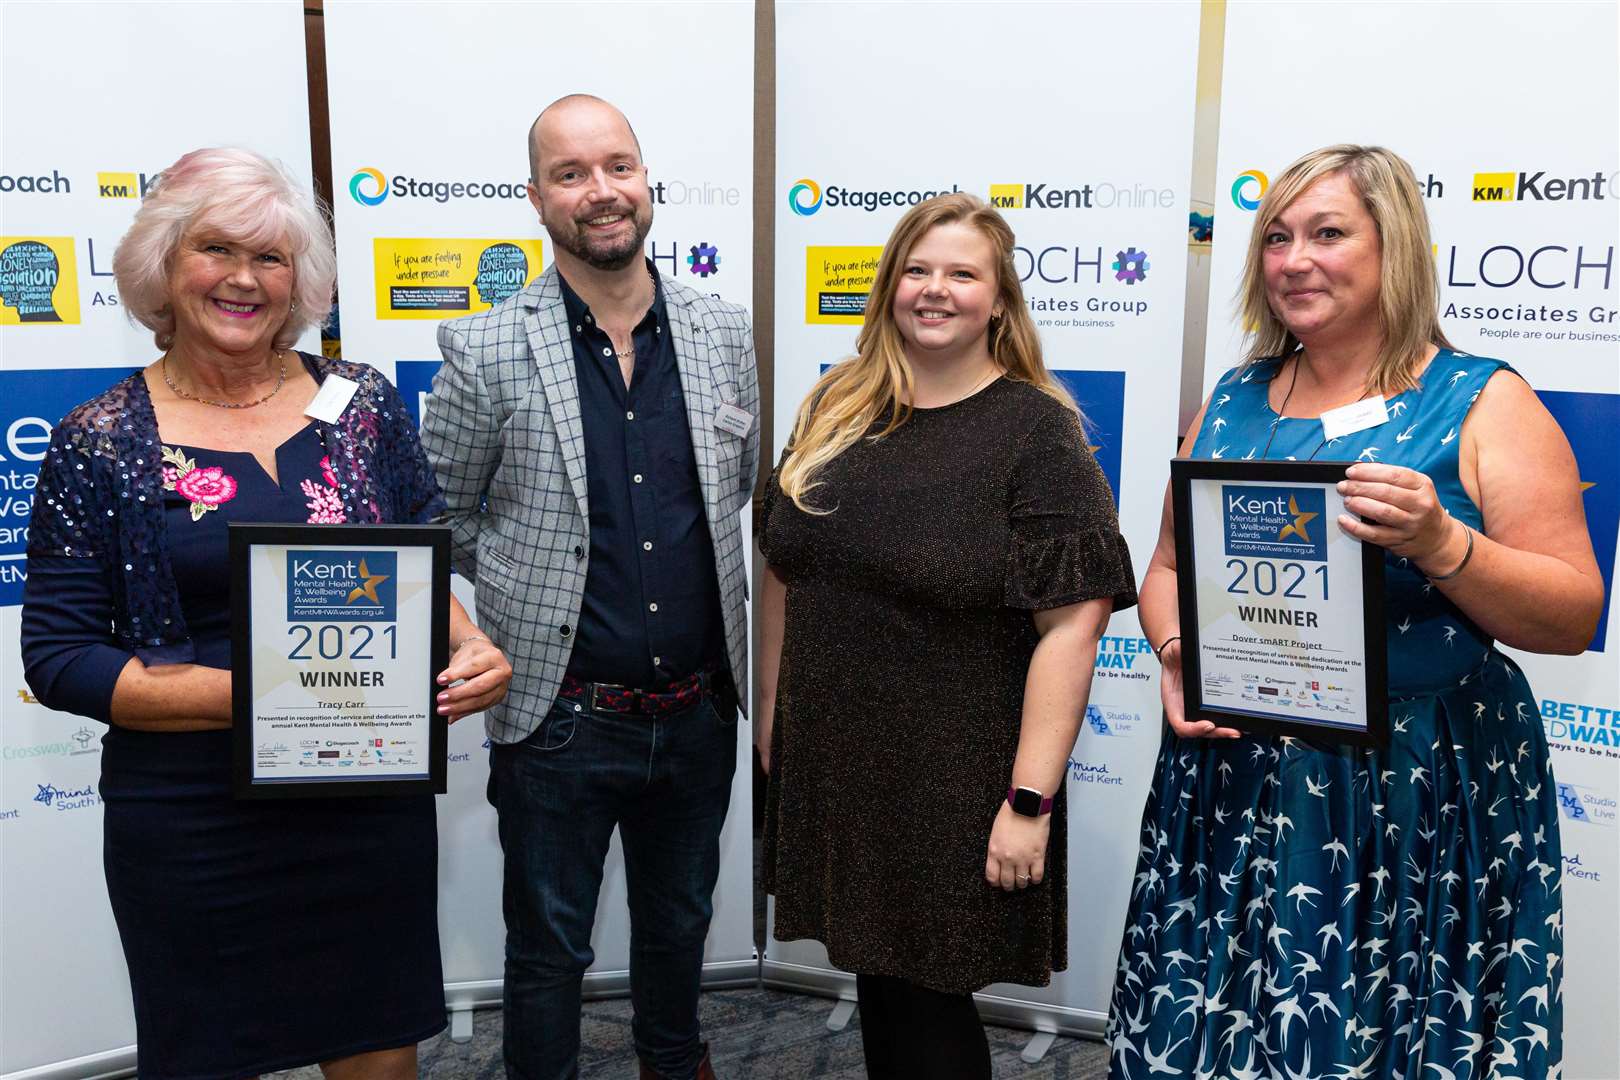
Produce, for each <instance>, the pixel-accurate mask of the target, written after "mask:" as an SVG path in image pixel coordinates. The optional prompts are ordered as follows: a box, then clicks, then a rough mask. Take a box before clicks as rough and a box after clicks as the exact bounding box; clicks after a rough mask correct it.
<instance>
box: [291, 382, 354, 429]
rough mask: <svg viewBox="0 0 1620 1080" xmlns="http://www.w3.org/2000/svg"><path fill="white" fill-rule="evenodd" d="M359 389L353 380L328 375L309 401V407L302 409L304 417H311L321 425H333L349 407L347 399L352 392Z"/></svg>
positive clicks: (351, 395)
mask: <svg viewBox="0 0 1620 1080" xmlns="http://www.w3.org/2000/svg"><path fill="white" fill-rule="evenodd" d="M358 389H360V384H359V383H357V382H355V381H354V380H353V379H345V378H344V377H343V376H341V375H328V376H327V377H326V378H325V380H324V381H322V383H321V388H320V389H319V390H317V391H315V396H314V397H313V398H311V399H310V402H309V406H308V407H307V408H305V409H304V415H305V416H313V417H314V418H315V419H317V420H319V421H320V422H321V423H323V424H335V423H337V420H338V417H340V416H342V415H343V410H344V409H346V408H348V407H349V399H350V398H352V397H354V392H355V391H356V390H358Z"/></svg>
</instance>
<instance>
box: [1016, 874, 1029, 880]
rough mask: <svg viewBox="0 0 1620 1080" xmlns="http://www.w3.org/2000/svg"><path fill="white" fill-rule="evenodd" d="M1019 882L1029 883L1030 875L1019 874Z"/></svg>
mask: <svg viewBox="0 0 1620 1080" xmlns="http://www.w3.org/2000/svg"><path fill="white" fill-rule="evenodd" d="M1018 880H1019V881H1028V880H1029V875H1028V874H1019V875H1018Z"/></svg>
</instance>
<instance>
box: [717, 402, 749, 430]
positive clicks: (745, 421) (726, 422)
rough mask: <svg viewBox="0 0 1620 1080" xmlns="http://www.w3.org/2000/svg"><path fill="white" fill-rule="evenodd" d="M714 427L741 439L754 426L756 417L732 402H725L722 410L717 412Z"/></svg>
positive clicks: (722, 403) (721, 406)
mask: <svg viewBox="0 0 1620 1080" xmlns="http://www.w3.org/2000/svg"><path fill="white" fill-rule="evenodd" d="M714 426H715V427H717V428H719V429H720V430H721V431H729V432H730V433H731V434H733V435H735V436H737V437H738V438H739V439H740V438H743V437H745V436H746V435H747V434H748V432H749V429H751V428H752V427H753V426H754V417H753V415H752V414H750V413H749V411H748V410H747V409H739V408H738V407H737V406H735V405H733V404H731V403H730V402H728V401H723V402H721V403H720V408H718V409H716V410H715V413H714Z"/></svg>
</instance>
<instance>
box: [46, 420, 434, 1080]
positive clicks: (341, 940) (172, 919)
mask: <svg viewBox="0 0 1620 1080" xmlns="http://www.w3.org/2000/svg"><path fill="white" fill-rule="evenodd" d="M161 452H162V468H163V480H162V500H163V517H164V524H165V527H166V532H167V548H168V555H169V559H170V562H171V564H172V566H173V568H174V574H175V584H176V586H177V589H178V593H179V601H180V607H181V611H182V612H183V614H184V617H185V621H186V624H187V625H188V627H189V628H190V631H191V638H192V643H193V645H194V647H195V650H196V663H199V664H203V665H206V666H209V667H218V668H229V667H230V595H229V594H230V577H229V573H228V564H229V560H228V556H227V548H226V523H227V522H231V521H239V522H241V521H266V522H294V523H299V522H314V523H336V522H342V521H345V520H347V517H346V513H345V509H344V505H343V500H342V498H341V496H340V493H339V487H338V484H339V480H338V476H337V475H336V474H335V473H334V472H333V470H332V468H331V464H330V461H329V459H328V454H327V450H326V448H325V447H324V445H323V443H322V438H321V433H320V430H319V429H318V428H317V426H316V425H313V424H311V425H310V426H308V427H305V428H304V429H302V430H301V431H300V432H298V434H296V435H294V436H293V437H292V438H290V439H288V440H287V441H286V442H285V443H283V444H282V445H281V446H280V447H279V448H278V449H277V452H276V465H277V473H278V475H279V477H280V483H279V484H278V483H276V482H275V481H273V480H271V478H270V476H269V474H267V473H266V472H265V471H264V470H263V469H262V468H261V467H260V465H259V464H258V462H257V461H256V460H255V459H254V457H253V455H252V454H248V453H236V452H230V451H222V450H211V449H205V448H199V447H187V446H176V445H173V444H164V445H163V446H162V448H161ZM29 593H30V595H29V599H28V605H29V618H30V624H31V625H30V627H29V631H30V635H29V636H30V637H31V639H32V640H36V641H37V640H41V639H42V637H43V636H46V635H49V634H50V633H51V632H52V631H53V629H54V631H55V632H56V633H59V634H64V635H71V634H74V633H76V632H82V631H83V629H84V627H83V626H82V625H79V626H77V628H76V624H82V623H83V622H84V621H85V620H86V618H88V619H89V620H91V621H94V620H95V619H96V618H98V615H97V610H98V609H100V610H101V615H100V616H99V617H100V618H101V626H102V627H105V626H106V619H105V610H106V609H107V608H108V607H109V606H110V603H111V601H110V596H109V592H108V589H107V587H106V584H105V568H104V567H101V566H99V565H98V563H97V561H96V560H85V559H73V558H66V557H49V556H46V557H40V556H34V557H32V558H31V559H30V564H29ZM87 609H88V611H87ZM104 633H105V632H104V631H103V634H104ZM104 648H106V649H107V650H108V652H107V655H108V656H109V657H114V658H116V656H117V654H116V651H115V650H112V649H111V647H104ZM126 660H127V654H123V655H122V658H121V659H117V660H116V666H115V667H114V669H113V670H112V674H113V676H114V677H116V668H121V666H122V663H123V662H124V661H126ZM81 670H85V669H81ZM230 745H231V734H230V732H229V731H204V732H145V731H132V730H130V729H128V728H123V727H118V726H116V725H114V726H111V727H109V729H108V731H107V734H106V736H105V738H104V739H103V741H102V746H103V754H102V777H101V797H102V799H103V801H104V803H105V841H104V851H103V857H104V863H105V869H106V878H107V891H108V895H109V897H110V899H111V901H112V909H113V915H114V917H115V918H116V920H117V922H118V929H119V936H120V938H121V939H122V942H123V946H124V954H125V958H126V960H127V962H128V965H129V975H130V985H131V989H132V991H133V996H134V1004H135V1020H136V1031H137V1040H138V1048H137V1049H138V1058H139V1064H138V1068H139V1074H140V1076H141V1077H165V1078H182V1077H184V1078H191V1077H196V1078H202V1077H208V1078H211V1080H212V1078H218V1077H247V1076H256V1075H258V1074H260V1073H265V1072H270V1071H274V1070H279V1069H287V1068H293V1067H296V1066H300V1065H308V1064H311V1063H313V1062H317V1061H325V1060H330V1059H332V1058H338V1057H344V1056H347V1055H350V1054H357V1053H362V1052H365V1051H370V1050H380V1049H387V1048H390V1047H397V1046H404V1045H408V1044H411V1043H415V1042H418V1041H420V1040H422V1039H424V1038H427V1037H429V1036H431V1035H434V1034H436V1033H437V1032H439V1031H440V1030H442V1029H443V1028H444V1026H445V1011H444V979H443V973H442V970H441V966H440V960H439V938H438V912H437V907H438V899H437V889H438V882H437V861H438V833H437V828H436V824H435V814H434V803H433V798H432V796H408V797H397V796H396V797H381V798H334V799H311V800H275V801H269V802H252V801H237V800H235V799H233V798H232V796H231V758H230Z"/></svg>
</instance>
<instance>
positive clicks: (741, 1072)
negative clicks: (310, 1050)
mask: <svg viewBox="0 0 1620 1080" xmlns="http://www.w3.org/2000/svg"><path fill="white" fill-rule="evenodd" d="M832 1006H833V1003H832V1001H831V1000H830V999H828V998H821V997H814V996H811V995H807V994H790V993H784V992H782V991H778V990H711V991H709V992H707V993H705V994H704V995H703V1001H702V1016H703V1031H704V1035H705V1037H706V1038H708V1040H709V1048H710V1053H711V1055H712V1056H713V1059H714V1067H715V1072H716V1073H717V1074H718V1075H719V1076H720V1080H864V1078H865V1076H866V1070H865V1068H864V1067H863V1066H862V1063H861V1036H860V1018H859V1017H858V1016H857V1017H854V1018H852V1019H851V1020H850V1022H849V1026H848V1027H846V1028H845V1029H844V1030H843V1031H836V1032H835V1031H828V1030H827V1014H828V1013H829V1012H830V1011H831V1009H832ZM986 1030H987V1031H988V1033H989V1036H990V1052H991V1058H992V1064H993V1067H994V1076H995V1078H996V1080H1012V1078H1014V1077H1017V1078H1019V1080H1026V1078H1027V1080H1096V1078H1101V1077H1105V1076H1107V1075H1108V1052H1107V1050H1106V1049H1105V1048H1104V1047H1103V1045H1102V1044H1101V1043H1095V1042H1089V1041H1086V1040H1083V1039H1069V1038H1059V1039H1058V1040H1057V1042H1056V1043H1054V1044H1053V1046H1052V1048H1051V1050H1049V1051H1047V1054H1046V1056H1045V1057H1044V1058H1043V1059H1042V1060H1041V1061H1039V1062H1037V1063H1036V1064H1034V1065H1026V1064H1025V1063H1024V1062H1023V1061H1022V1060H1021V1059H1020V1058H1019V1056H1018V1055H1019V1051H1021V1050H1022V1049H1023V1048H1024V1044H1025V1043H1027V1042H1028V1041H1029V1037H1030V1036H1029V1032H1027V1031H1015V1030H1012V1029H1009V1028H996V1027H992V1028H987V1029H986ZM580 1041H581V1047H580V1076H581V1078H582V1080H635V1078H636V1055H635V1051H634V1049H633V1048H632V1046H631V1043H630V1001H629V999H628V998H614V999H609V1000H602V1001H589V1002H586V1003H585V1010H584V1018H583V1020H582V1023H581V1030H580ZM421 1075H422V1080H504V1077H505V1072H504V1071H503V1069H502V1066H501V1014H500V1010H498V1009H486V1010H481V1011H479V1012H478V1013H475V1014H474V1020H473V1038H472V1041H471V1042H467V1043H461V1044H457V1043H453V1042H451V1041H450V1037H449V1035H448V1034H445V1035H440V1036H439V1037H437V1038H435V1039H431V1040H429V1041H428V1042H425V1043H423V1044H422V1048H421ZM274 1076H275V1077H276V1078H277V1080H320V1070H319V1069H315V1068H308V1069H295V1070H293V1071H291V1072H284V1073H276V1074H274ZM918 1080H927V1078H925V1077H919V1078H918Z"/></svg>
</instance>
